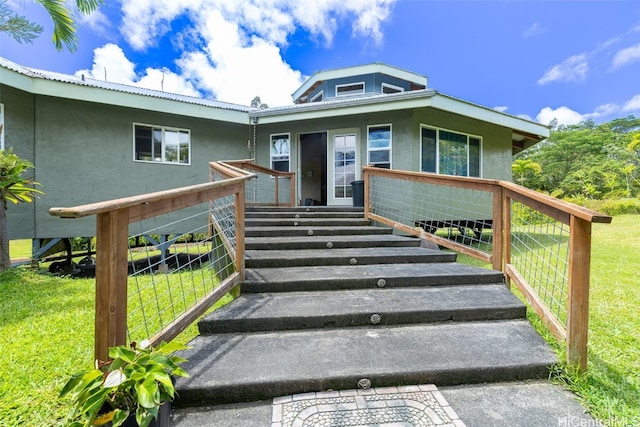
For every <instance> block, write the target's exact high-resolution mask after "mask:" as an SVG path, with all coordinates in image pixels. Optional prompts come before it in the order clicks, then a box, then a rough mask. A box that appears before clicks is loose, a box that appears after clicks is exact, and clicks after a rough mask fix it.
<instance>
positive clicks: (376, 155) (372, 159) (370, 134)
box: [367, 125, 391, 169]
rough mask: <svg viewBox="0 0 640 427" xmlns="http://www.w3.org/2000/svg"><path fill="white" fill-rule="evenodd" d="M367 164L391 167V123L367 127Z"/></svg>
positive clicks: (385, 167)
mask: <svg viewBox="0 0 640 427" xmlns="http://www.w3.org/2000/svg"><path fill="white" fill-rule="evenodd" d="M367 164H369V165H371V166H375V167H378V168H384V169H391V125H374V126H368V127H367Z"/></svg>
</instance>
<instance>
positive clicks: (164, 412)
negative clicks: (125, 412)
mask: <svg viewBox="0 0 640 427" xmlns="http://www.w3.org/2000/svg"><path fill="white" fill-rule="evenodd" d="M170 425H171V402H165V403H164V404H163V405H162V406H160V410H159V411H158V418H156V419H155V420H152V421H151V424H149V427H169V426H170ZM122 427H138V423H137V422H136V414H135V413H132V414H130V415H129V416H128V417H127V419H126V420H125V422H124V423H122Z"/></svg>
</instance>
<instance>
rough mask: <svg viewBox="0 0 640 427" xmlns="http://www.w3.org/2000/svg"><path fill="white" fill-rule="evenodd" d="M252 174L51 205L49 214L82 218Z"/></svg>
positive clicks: (171, 197)
mask: <svg viewBox="0 0 640 427" xmlns="http://www.w3.org/2000/svg"><path fill="white" fill-rule="evenodd" d="M251 176H253V175H252V174H249V175H245V176H238V177H235V178H229V179H227V180H225V181H214V182H206V183H203V184H196V185H190V186H187V187H180V188H173V189H171V190H163V191H157V192H154V193H147V194H140V195H136V196H130V197H123V198H120V199H114V200H109V201H106V202H96V203H89V204H86V205H80V206H74V207H69V208H60V207H53V208H50V209H49V214H50V215H53V216H57V217H60V218H82V217H85V216H91V215H98V214H101V213H105V212H111V211H114V210H118V209H124V208H128V207H132V206H139V205H145V204H149V203H153V202H157V201H161V200H175V199H179V198H184V197H185V196H188V195H192V194H199V193H204V192H207V191H210V190H212V189H217V188H221V187H225V186H228V185H229V184H236V183H242V182H244V181H246V180H247V179H249V178H251Z"/></svg>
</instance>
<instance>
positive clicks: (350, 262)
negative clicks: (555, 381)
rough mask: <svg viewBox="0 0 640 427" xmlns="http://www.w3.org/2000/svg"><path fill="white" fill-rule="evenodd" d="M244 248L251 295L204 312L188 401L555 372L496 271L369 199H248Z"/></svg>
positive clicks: (184, 401) (185, 392)
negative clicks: (370, 207)
mask: <svg viewBox="0 0 640 427" xmlns="http://www.w3.org/2000/svg"><path fill="white" fill-rule="evenodd" d="M246 249H247V251H246V267H247V274H246V281H245V282H244V284H243V285H242V295H241V297H240V298H238V299H236V300H235V301H233V302H232V303H230V304H228V305H227V306H225V307H223V308H222V309H219V310H217V311H215V312H214V313H212V314H211V315H209V316H207V317H206V318H205V319H204V320H202V321H201V322H200V324H199V327H200V331H201V335H200V336H199V337H197V338H196V339H195V340H194V341H192V342H191V343H190V345H191V346H193V349H192V350H190V351H188V352H187V354H186V355H185V357H186V358H187V359H189V362H188V363H187V364H186V365H185V368H186V369H187V370H188V372H189V373H190V374H191V378H190V379H188V380H185V379H182V378H180V379H179V380H178V382H177V389H178V392H179V400H178V401H177V402H176V404H177V405H178V406H209V405H216V404H221V403H231V402H243V401H258V400H267V399H272V398H274V397H277V396H283V395H289V394H295V393H305V392H312V391H322V390H342V389H354V388H357V387H358V386H365V387H366V386H371V387H383V386H391V385H410V384H436V385H437V386H447V385H456V384H471V383H484V382H498V381H513V380H523V379H532V378H547V376H548V373H549V370H548V367H549V366H550V365H551V364H553V363H555V362H556V357H555V355H554V354H553V352H552V351H551V350H550V349H549V347H548V346H547V345H546V343H545V342H544V341H543V340H542V338H541V337H540V336H539V335H538V334H537V333H536V332H535V331H534V329H533V328H532V327H531V325H530V324H529V323H528V321H527V320H526V318H525V306H524V305H523V304H522V303H521V302H520V301H519V300H518V299H517V298H516V297H515V296H513V295H512V294H511V292H510V291H509V290H508V289H507V288H506V287H505V285H504V283H503V276H502V274H501V273H500V272H496V271H492V270H487V269H481V268H475V267H470V266H465V265H461V264H458V263H456V262H455V260H456V256H455V254H450V253H446V252H442V251H439V250H433V249H427V248H423V247H421V246H420V241H419V240H418V239H415V238H410V237H402V236H397V235H393V234H392V231H391V230H390V229H388V228H384V227H376V226H373V225H371V224H370V223H369V222H368V221H366V220H364V219H363V214H362V210H361V209H360V210H359V209H354V208H340V209H339V208H328V207H304V208H289V209H282V208H261V209H248V211H247V214H246Z"/></svg>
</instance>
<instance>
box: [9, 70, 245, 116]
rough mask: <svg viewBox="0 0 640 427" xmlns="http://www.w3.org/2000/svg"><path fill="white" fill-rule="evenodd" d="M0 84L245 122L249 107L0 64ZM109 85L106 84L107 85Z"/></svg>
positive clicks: (46, 92) (40, 92)
mask: <svg viewBox="0 0 640 427" xmlns="http://www.w3.org/2000/svg"><path fill="white" fill-rule="evenodd" d="M0 83H2V84H3V85H7V86H10V87H14V88H16V89H19V90H22V91H25V92H27V93H30V94H32V95H42V96H52V97H58V98H62V99H70V100H76V101H85V102H93V103H101V104H106V105H113V106H118V107H127V108H135V109H142V110H150V111H157V112H163V113H170V114H180V115H185V116H189V117H196V118H203V119H210V120H220V121H225V122H231V123H238V124H247V123H248V117H247V113H248V112H249V111H250V108H249V107H244V106H240V105H235V104H226V103H221V102H217V101H210V100H206V99H204V98H196V97H189V96H184V95H178V94H170V93H165V92H161V91H154V90H149V89H144V88H138V87H133V86H127V85H122V84H116V83H110V82H101V81H96V80H91V79H87V81H84V80H83V79H82V78H79V77H76V76H68V75H62V74H55V73H49V74H47V73H46V72H39V71H38V70H32V69H29V68H26V67H21V66H19V65H17V64H13V63H11V62H9V61H6V60H3V61H2V63H0ZM107 86H108V87H107Z"/></svg>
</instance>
